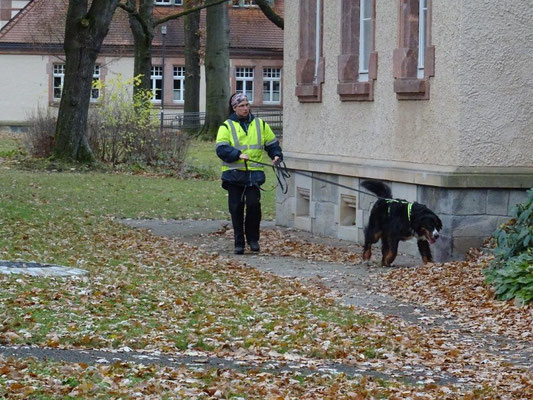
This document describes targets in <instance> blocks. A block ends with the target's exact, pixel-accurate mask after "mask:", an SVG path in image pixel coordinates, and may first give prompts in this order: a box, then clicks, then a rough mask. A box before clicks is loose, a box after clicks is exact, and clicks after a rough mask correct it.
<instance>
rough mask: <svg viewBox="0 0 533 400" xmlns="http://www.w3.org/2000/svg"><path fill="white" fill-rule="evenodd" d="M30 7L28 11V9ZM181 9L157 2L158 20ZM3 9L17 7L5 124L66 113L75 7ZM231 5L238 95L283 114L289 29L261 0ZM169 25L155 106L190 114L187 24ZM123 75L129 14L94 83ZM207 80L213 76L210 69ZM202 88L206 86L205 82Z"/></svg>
mask: <svg viewBox="0 0 533 400" xmlns="http://www.w3.org/2000/svg"><path fill="white" fill-rule="evenodd" d="M19 3H20V4H19ZM22 3H24V4H26V3H27V5H26V6H25V7H24V6H23V4H22ZM181 3H182V1H181V0H161V1H158V0H156V1H155V4H156V7H155V11H154V13H155V14H156V15H157V16H158V17H160V16H164V15H167V14H174V13H176V12H179V11H180V10H182V5H181ZM283 3H284V2H283V0H277V1H275V4H274V5H275V7H276V10H277V11H279V12H283V5H284V4H283ZM0 6H1V7H2V10H7V7H8V6H9V9H10V10H12V13H11V14H10V15H13V18H11V20H10V21H9V22H8V23H7V24H5V25H4V26H3V28H2V29H1V30H0V72H1V73H0V87H1V88H2V95H1V96H0V126H4V127H16V126H19V125H23V124H24V122H25V121H26V120H27V119H28V116H29V114H31V113H32V112H33V111H34V110H36V109H37V108H38V107H40V108H41V109H44V110H51V111H52V112H55V111H57V108H58V107H59V100H60V97H61V87H62V82H63V74H64V63H65V59H64V55H63V36H64V27H65V15H66V7H67V2H66V1H49V0H32V1H30V2H27V1H25V2H22V1H15V0H12V1H6V0H1V3H0ZM15 6H17V7H21V8H22V9H21V10H20V12H18V13H16V11H17V10H18V8H16V7H15ZM227 6H228V7H229V8H230V10H229V16H230V77H228V78H229V79H230V82H231V90H233V91H236V90H242V91H246V92H247V94H248V95H249V96H250V100H251V102H252V104H253V106H254V107H261V108H262V109H274V110H276V109H277V110H281V107H282V100H283V99H282V98H281V90H282V89H281V88H282V86H283V68H282V65H283V31H282V30H281V29H279V28H278V27H276V26H275V25H274V24H273V23H271V22H270V21H269V20H268V19H267V18H266V17H265V16H264V15H263V13H262V11H261V10H260V9H259V8H258V7H257V6H254V5H253V1H241V0H236V1H234V2H229V3H228V5H227ZM5 16H7V11H5V12H4V11H3V12H2V18H3V17H5ZM165 26H166V34H165V35H164V37H163V35H162V34H161V26H158V27H157V28H156V37H155V38H154V41H153V58H152V65H153V68H152V77H151V79H152V89H153V92H154V99H153V102H154V107H160V105H161V101H162V100H164V108H165V113H172V112H174V113H177V112H181V110H182V109H183V99H184V98H183V94H184V90H185V87H184V78H185V75H184V74H185V67H184V65H185V59H184V27H183V18H179V19H177V20H172V21H169V22H168V23H166V24H165ZM201 26H202V28H201V32H204V33H205V10H203V11H202V22H201ZM163 43H164V45H163ZM163 50H164V56H165V57H163ZM163 59H164V60H165V63H164V65H163ZM118 74H122V76H123V77H124V78H125V79H127V78H131V77H132V76H133V37H132V34H131V32H130V26H129V22H128V16H127V14H126V12H125V11H124V10H122V9H117V11H116V13H115V16H114V18H113V22H112V24H111V26H110V30H109V34H108V35H107V37H106V39H105V41H104V44H103V46H102V50H101V52H100V55H99V57H98V59H97V65H96V67H95V71H94V79H95V80H103V81H106V80H108V79H110V78H112V77H113V76H116V75H118ZM202 75H203V76H205V71H204V69H203V67H202ZM163 80H164V90H163V91H162V90H161V88H162V87H163ZM202 85H205V79H204V78H203V77H202ZM200 93H201V100H200V109H201V110H202V111H204V110H205V88H204V87H203V86H202V87H201V89H200ZM99 96H100V93H99V91H97V90H95V91H93V98H92V101H93V102H94V103H97V102H98V98H99ZM161 96H164V99H162V98H161Z"/></svg>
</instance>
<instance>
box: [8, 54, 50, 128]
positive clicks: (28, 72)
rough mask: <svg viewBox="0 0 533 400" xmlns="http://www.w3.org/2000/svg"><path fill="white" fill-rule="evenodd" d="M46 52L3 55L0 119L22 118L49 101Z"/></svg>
mask: <svg viewBox="0 0 533 400" xmlns="http://www.w3.org/2000/svg"><path fill="white" fill-rule="evenodd" d="M47 64H48V56H46V57H44V56H24V55H3V56H2V61H1V65H0V88H2V95H0V121H10V122H17V121H19V122H20V121H24V120H26V119H28V116H29V115H30V113H31V112H32V111H33V110H35V109H37V107H39V106H41V107H45V109H46V107H47V105H48V83H49V80H48V79H49V78H48V73H47Z"/></svg>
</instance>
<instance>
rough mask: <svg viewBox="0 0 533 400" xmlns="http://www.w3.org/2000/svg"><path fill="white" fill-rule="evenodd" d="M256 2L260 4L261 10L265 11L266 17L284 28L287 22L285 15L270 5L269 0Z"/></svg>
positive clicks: (257, 0)
mask: <svg viewBox="0 0 533 400" xmlns="http://www.w3.org/2000/svg"><path fill="white" fill-rule="evenodd" d="M255 4H257V5H258V6H259V8H260V9H261V11H263V14H265V17H267V18H268V19H269V20H270V21H271V22H272V23H273V24H274V25H276V26H277V27H278V28H280V29H284V26H285V22H284V20H283V17H281V16H280V15H279V14H277V13H276V12H275V11H274V10H273V9H272V7H270V4H268V0H255Z"/></svg>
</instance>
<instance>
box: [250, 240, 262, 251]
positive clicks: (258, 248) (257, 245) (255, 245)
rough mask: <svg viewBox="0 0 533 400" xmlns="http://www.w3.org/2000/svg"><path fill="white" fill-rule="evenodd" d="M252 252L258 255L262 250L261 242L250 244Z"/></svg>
mask: <svg viewBox="0 0 533 400" xmlns="http://www.w3.org/2000/svg"><path fill="white" fill-rule="evenodd" d="M250 250H252V251H253V252H254V253H257V252H258V251H259V250H260V247H259V242H250Z"/></svg>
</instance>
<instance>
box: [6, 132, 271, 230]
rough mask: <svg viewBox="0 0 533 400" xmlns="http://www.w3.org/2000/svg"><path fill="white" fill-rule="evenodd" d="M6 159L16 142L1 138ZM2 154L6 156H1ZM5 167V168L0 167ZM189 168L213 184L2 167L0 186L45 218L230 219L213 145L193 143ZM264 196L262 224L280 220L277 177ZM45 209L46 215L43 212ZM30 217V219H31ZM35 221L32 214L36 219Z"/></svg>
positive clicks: (187, 161) (161, 178)
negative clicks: (69, 215) (83, 215)
mask: <svg viewBox="0 0 533 400" xmlns="http://www.w3.org/2000/svg"><path fill="white" fill-rule="evenodd" d="M0 150H1V151H2V152H3V154H14V153H15V152H16V150H17V141H16V140H15V139H14V138H13V137H3V138H2V137H0ZM0 154H1V153H0ZM0 168H1V165H0ZM186 168H188V169H189V170H194V171H199V173H200V174H199V176H201V177H204V176H207V177H208V179H190V180H184V179H176V178H174V177H153V176H145V175H131V174H113V173H104V172H76V171H67V172H65V171H62V172H49V171H21V170H19V169H17V168H15V166H11V167H9V169H7V168H6V167H4V168H3V170H2V174H1V175H0V187H2V188H4V190H5V188H8V187H10V188H11V189H10V190H9V194H7V193H6V195H9V196H10V197H12V198H13V200H14V201H18V202H22V203H24V201H23V199H28V200H30V202H29V203H28V204H26V205H25V206H24V207H23V209H21V210H19V211H18V212H20V213H22V214H23V215H24V214H27V212H26V211H27V210H26V209H27V208H28V207H29V208H32V207H33V208H34V209H36V208H38V209H40V210H41V211H42V212H43V214H44V213H45V214H48V215H50V213H52V214H54V213H68V212H73V211H74V210H82V211H86V210H89V209H90V210H91V213H93V214H97V215H112V216H114V217H116V218H176V219H184V218H192V219H228V220H229V212H228V211H227V194H226V191H225V190H224V189H222V187H221V185H220V179H219V176H220V160H219V159H218V157H216V154H215V145H214V143H213V142H205V141H195V142H193V143H192V144H191V147H190V150H189V153H188V157H187V159H186ZM266 173H267V183H266V184H265V185H264V188H266V190H265V191H263V192H261V195H262V199H261V204H262V210H263V219H266V220H269V219H270V220H271V219H274V218H275V201H276V200H275V196H276V192H275V190H273V189H274V188H275V186H274V185H275V182H276V178H275V176H274V175H273V173H272V171H271V169H267V171H266ZM45 210H46V212H44V211H45ZM28 215H30V214H28ZM32 217H33V215H32Z"/></svg>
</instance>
